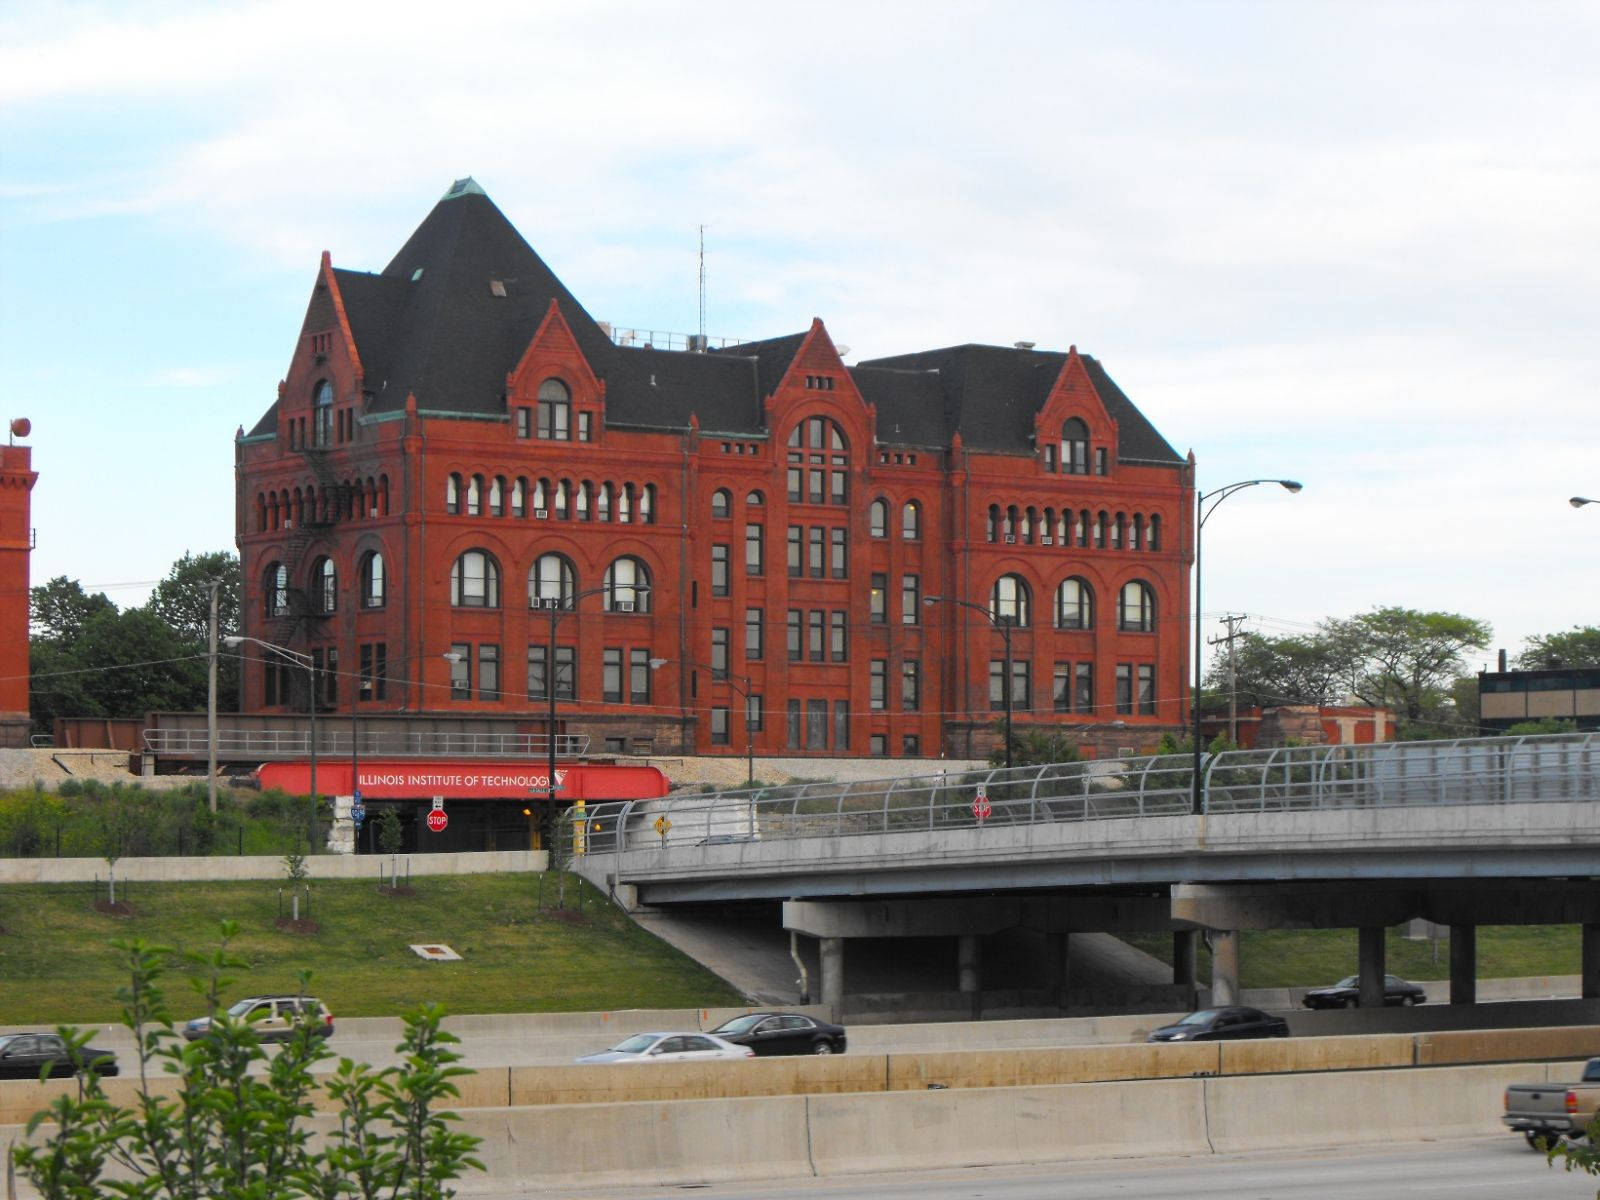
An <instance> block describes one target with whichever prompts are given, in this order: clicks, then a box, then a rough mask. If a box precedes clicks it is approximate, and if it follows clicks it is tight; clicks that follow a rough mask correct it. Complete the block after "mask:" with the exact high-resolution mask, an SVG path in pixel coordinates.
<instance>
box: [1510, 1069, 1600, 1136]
mask: <svg viewBox="0 0 1600 1200" xmlns="http://www.w3.org/2000/svg"><path fill="white" fill-rule="evenodd" d="M1596 1108H1600V1058H1591V1059H1590V1060H1589V1061H1588V1063H1587V1064H1585V1066H1584V1068H1583V1078H1581V1079H1580V1080H1579V1081H1578V1082H1577V1083H1514V1084H1512V1085H1511V1086H1510V1087H1508V1088H1507V1089H1506V1115H1505V1116H1504V1117H1502V1118H1501V1120H1503V1121H1504V1122H1505V1123H1506V1124H1507V1125H1509V1126H1510V1127H1511V1128H1512V1129H1514V1130H1516V1131H1517V1132H1518V1133H1520V1134H1522V1135H1523V1136H1524V1137H1526V1138H1527V1139H1528V1145H1530V1146H1532V1147H1533V1148H1534V1149H1535V1150H1537V1149H1539V1148H1540V1147H1539V1143H1540V1141H1541V1140H1542V1141H1546V1142H1553V1141H1555V1140H1557V1139H1558V1138H1561V1137H1578V1136H1580V1135H1581V1134H1582V1133H1583V1131H1584V1130H1585V1129H1586V1128H1587V1127H1588V1125H1589V1122H1590V1121H1593V1120H1594V1118H1595V1110H1596Z"/></svg>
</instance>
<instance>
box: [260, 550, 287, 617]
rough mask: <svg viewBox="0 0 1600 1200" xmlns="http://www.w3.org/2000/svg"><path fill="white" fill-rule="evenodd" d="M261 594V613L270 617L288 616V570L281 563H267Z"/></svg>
mask: <svg viewBox="0 0 1600 1200" xmlns="http://www.w3.org/2000/svg"><path fill="white" fill-rule="evenodd" d="M262 593H263V598H264V600H265V604H264V605H263V611H264V612H265V613H266V615H267V616H268V617H269V618H270V617H283V616H288V614H289V568H288V567H286V566H284V565H283V564H282V563H268V564H267V570H266V574H265V578H264V581H263V583H262Z"/></svg>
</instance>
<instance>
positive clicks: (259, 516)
mask: <svg viewBox="0 0 1600 1200" xmlns="http://www.w3.org/2000/svg"><path fill="white" fill-rule="evenodd" d="M266 531H267V497H266V493H264V492H257V493H256V532H257V533H265V532H266Z"/></svg>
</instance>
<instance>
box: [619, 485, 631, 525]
mask: <svg viewBox="0 0 1600 1200" xmlns="http://www.w3.org/2000/svg"><path fill="white" fill-rule="evenodd" d="M617 520H619V521H621V522H622V523H623V524H624V525H627V524H629V523H630V522H631V521H632V520H633V484H631V483H625V484H623V485H622V486H621V487H620V488H618V489H617Z"/></svg>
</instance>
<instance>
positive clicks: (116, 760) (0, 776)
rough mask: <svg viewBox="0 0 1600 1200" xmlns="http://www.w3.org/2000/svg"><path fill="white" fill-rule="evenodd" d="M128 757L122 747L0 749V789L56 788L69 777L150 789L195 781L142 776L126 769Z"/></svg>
mask: <svg viewBox="0 0 1600 1200" xmlns="http://www.w3.org/2000/svg"><path fill="white" fill-rule="evenodd" d="M128 758H129V756H128V753H127V751H125V750H51V749H45V750H33V749H27V750H0V789H7V790H11V789H17V788H29V787H32V786H33V784H34V782H35V781H38V782H39V783H40V784H42V785H43V786H44V787H45V788H46V789H47V790H49V791H55V789H56V788H58V787H59V786H60V785H61V784H62V782H63V781H65V780H68V779H94V780H97V781H99V782H100V783H107V784H109V783H138V784H142V785H143V786H144V787H147V788H152V789H155V788H168V787H182V786H183V785H184V784H186V783H192V782H194V778H193V777H192V776H189V777H185V776H182V775H158V776H156V777H154V778H150V779H146V778H143V777H141V776H139V775H137V774H135V773H134V772H133V771H130V770H129V769H128Z"/></svg>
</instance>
